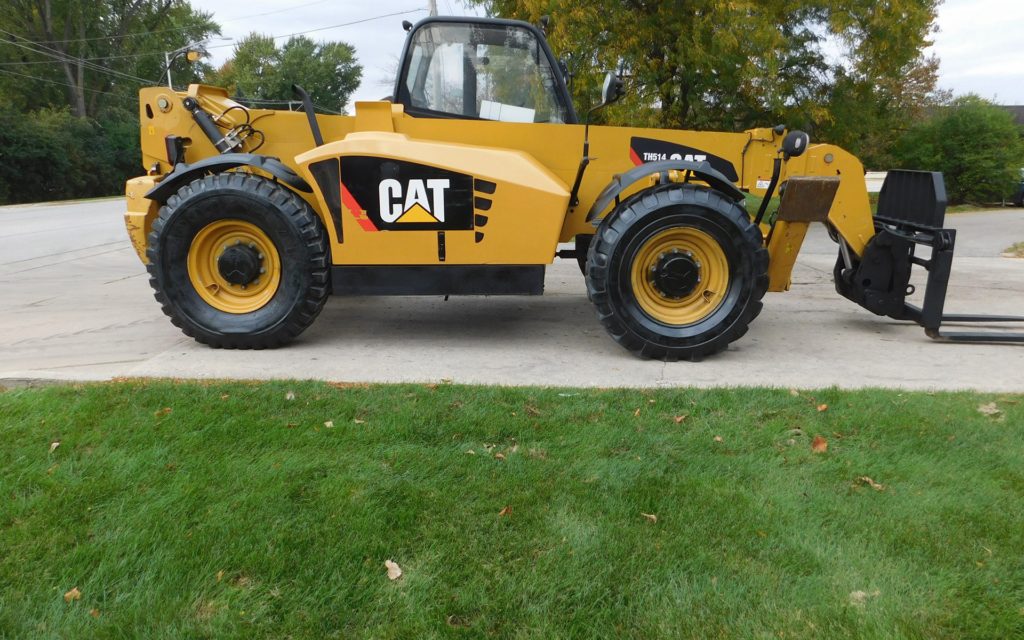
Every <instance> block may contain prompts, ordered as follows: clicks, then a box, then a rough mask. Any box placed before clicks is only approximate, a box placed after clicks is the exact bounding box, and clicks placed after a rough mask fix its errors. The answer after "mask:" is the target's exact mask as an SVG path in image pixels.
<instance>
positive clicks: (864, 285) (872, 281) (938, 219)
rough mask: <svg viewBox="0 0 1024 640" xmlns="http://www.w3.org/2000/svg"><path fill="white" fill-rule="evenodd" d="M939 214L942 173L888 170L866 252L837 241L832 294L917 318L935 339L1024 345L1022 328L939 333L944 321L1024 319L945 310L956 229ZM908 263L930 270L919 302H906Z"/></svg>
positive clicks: (943, 194) (884, 311) (888, 313)
mask: <svg viewBox="0 0 1024 640" xmlns="http://www.w3.org/2000/svg"><path fill="white" fill-rule="evenodd" d="M945 214H946V187H945V184H944V182H943V180H942V174H941V173H934V172H928V171H890V172H889V174H888V176H886V179H885V184H883V185H882V192H881V194H880V195H879V200H878V212H877V213H876V214H875V218H874V220H875V235H874V237H872V238H871V241H870V242H868V245H867V247H866V248H865V250H864V254H863V255H862V256H861V257H859V258H858V257H857V256H855V255H852V254H851V252H850V251H849V250H848V248H847V247H846V246H845V245H844V244H843V242H844V240H843V239H842V238H839V242H840V252H839V258H838V260H837V261H836V267H835V271H834V275H835V283H836V291H838V292H839V294H840V295H842V296H843V297H845V298H848V299H850V300H852V301H854V302H856V303H857V304H859V305H860V306H862V307H864V308H865V309H867V310H868V311H871V312H872V313H875V314H878V315H881V316H888V317H890V318H893V319H895V320H909V321H912V322H916V323H917V324H919V325H921V326H922V327H924V330H925V333H926V334H927V335H928V336H929V337H931V338H934V339H935V340H942V341H946V342H1010V343H1024V333H1010V332H1004V331H998V330H990V331H944V330H942V324H943V323H944V322H945V323H953V324H962V323H983V324H990V323H1004V322H1015V323H1016V322H1019V323H1024V316H1002V315H973V314H970V315H968V314H946V315H944V314H943V310H944V308H945V304H946V288H947V286H948V285H949V275H950V271H951V269H952V266H953V249H954V246H955V245H956V230H955V229H943V228H942V225H943V222H944V218H945ZM918 245H921V246H925V247H929V248H930V249H931V256H930V257H929V258H927V259H925V258H921V257H919V256H917V255H915V250H916V248H917V246H918ZM914 265H918V266H920V267H923V268H924V269H925V270H927V272H928V280H927V283H926V285H925V292H924V303H923V304H922V305H921V306H920V307H918V306H915V305H912V304H910V303H908V302H907V301H906V298H907V296H909V295H912V294H913V293H914V285H912V284H910V273H911V270H912V268H913V266H914Z"/></svg>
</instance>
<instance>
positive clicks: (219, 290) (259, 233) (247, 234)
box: [188, 219, 281, 313]
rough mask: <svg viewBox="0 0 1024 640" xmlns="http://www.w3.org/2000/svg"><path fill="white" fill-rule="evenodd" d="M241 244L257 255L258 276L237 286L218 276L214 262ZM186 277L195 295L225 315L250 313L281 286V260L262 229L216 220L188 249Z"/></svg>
mask: <svg viewBox="0 0 1024 640" xmlns="http://www.w3.org/2000/svg"><path fill="white" fill-rule="evenodd" d="M239 244H240V245H245V246H247V247H250V248H251V249H253V250H254V251H256V252H258V255H259V256H260V259H259V264H260V273H259V275H258V276H257V277H256V278H255V279H254V280H253V281H251V282H249V283H247V284H244V285H239V284H232V283H231V282H228V280H227V279H225V278H224V276H223V275H221V272H220V268H219V267H218V265H217V260H218V259H219V258H220V256H221V254H222V253H224V251H225V250H226V249H227V248H228V247H230V246H233V245H239ZM188 277H189V280H191V281H192V286H193V287H195V290H196V291H197V292H198V293H199V296H200V297H201V298H202V299H203V300H205V301H206V303H207V304H209V305H210V306H211V307H213V308H214V309H217V310H218V311H223V312H225V313H251V312H253V311H256V310H257V309H260V308H262V307H263V306H264V305H265V304H267V303H268V302H269V301H270V299H271V298H273V297H274V294H275V293H277V287H278V285H280V284H281V257H280V255H279V254H278V253H277V247H275V246H274V243H273V242H272V241H271V240H270V238H269V237H268V236H267V234H266V233H264V232H263V230H262V229H260V228H259V227H257V226H256V225H254V224H252V223H251V222H245V221H244V220H233V219H227V220H217V221H215V222H211V223H210V224H208V225H206V226H205V227H203V228H202V229H201V230H200V231H199V233H197V234H196V237H195V238H193V240H192V245H191V246H190V247H189V249H188Z"/></svg>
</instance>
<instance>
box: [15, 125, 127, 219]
mask: <svg viewBox="0 0 1024 640" xmlns="http://www.w3.org/2000/svg"><path fill="white" fill-rule="evenodd" d="M138 127H139V125H138V120H137V119H136V118H135V116H134V114H127V113H125V112H119V111H114V112H109V113H107V114H104V116H103V119H102V120H101V121H97V120H90V119H86V118H77V117H75V116H72V115H71V114H70V113H69V112H68V110H66V109H43V110H40V111H36V112H32V113H27V114H26V113H17V112H14V111H10V110H0V204H14V203H21V202H41V201H45V200H65V199H70V198H90V197H97V196H109V195H116V194H118V193H120V192H121V190H122V189H123V188H124V181H125V180H126V179H127V178H129V177H131V176H133V175H138V174H139V173H141V170H140V168H139V158H140V157H141V151H140V150H139V128H138Z"/></svg>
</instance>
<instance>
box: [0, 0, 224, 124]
mask: <svg viewBox="0 0 1024 640" xmlns="http://www.w3.org/2000/svg"><path fill="white" fill-rule="evenodd" d="M0 29H2V30H3V31H6V32H8V33H11V34H13V35H12V36H7V35H4V37H3V38H2V39H0V63H3V65H2V66H0V99H2V101H3V102H6V103H7V104H9V105H12V106H14V107H15V108H18V109H20V110H23V111H32V110H36V109H42V108H50V107H54V108H60V107H65V106H66V107H69V108H70V109H71V112H72V113H73V114H74V115H78V116H89V117H97V116H98V115H99V114H101V113H102V112H103V111H104V109H106V108H109V107H110V106H114V107H119V108H129V109H131V108H133V105H134V104H135V103H136V101H137V99H138V98H137V95H138V90H139V87H141V86H144V85H146V84H151V83H159V82H160V81H161V79H162V73H163V70H164V52H166V51H173V50H175V49H177V48H180V47H183V46H185V45H186V44H188V43H191V42H195V41H198V40H202V39H203V38H208V37H210V36H211V35H213V34H216V33H220V27H219V26H218V25H217V24H216V23H215V22H213V21H212V19H211V16H210V14H208V13H204V12H202V11H197V10H195V9H193V8H192V6H191V5H190V4H189V3H188V2H187V0H135V1H133V2H125V1H124V0H99V1H95V2H85V1H83V0H39V1H38V2H11V3H7V6H6V7H5V9H4V11H2V12H0ZM137 34H144V35H137ZM173 69H174V71H175V74H176V76H177V77H175V81H176V82H177V83H179V84H181V83H182V82H186V81H188V80H190V79H191V80H194V79H195V78H196V75H195V71H196V70H194V69H191V68H189V67H188V66H187V63H185V62H184V61H183V60H181V59H178V60H175V62H174V64H173ZM15 74H18V75H15ZM26 76H30V77H26Z"/></svg>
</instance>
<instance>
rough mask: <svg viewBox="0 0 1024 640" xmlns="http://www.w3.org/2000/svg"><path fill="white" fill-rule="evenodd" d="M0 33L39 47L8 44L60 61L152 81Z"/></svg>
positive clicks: (18, 43) (111, 73) (17, 43)
mask: <svg viewBox="0 0 1024 640" xmlns="http://www.w3.org/2000/svg"><path fill="white" fill-rule="evenodd" d="M0 33H3V34H5V35H8V36H10V37H12V38H17V39H19V40H23V41H25V42H27V43H29V44H30V45H33V46H34V47H38V48H33V47H30V46H27V45H24V44H21V43H20V42H13V41H9V42H7V43H6V44H12V45H14V46H16V47H21V48H22V49H27V50H28V51H31V52H32V53H35V54H38V55H44V56H48V57H50V58H55V59H56V60H59V61H60V62H72V63H76V64H81V65H82V66H84V67H85V68H87V69H92V70H94V71H99V72H101V73H107V74H109V75H112V76H115V77H121V78H125V79H128V80H133V81H135V82H141V83H142V84H150V83H151V81H150V80H146V79H145V78H140V77H138V76H133V75H131V74H130V73H124V72H122V71H116V70H114V69H108V68H107V67H104V66H102V65H98V64H95V63H93V62H88V61H86V60H83V59H82V58H76V57H75V56H72V55H69V54H66V53H64V52H63V51H58V50H56V49H51V48H50V47H47V46H45V45H42V44H40V43H38V42H33V41H32V40H29V39H28V38H23V37H21V36H19V35H17V34H15V33H11V32H9V31H4V30H3V29H0Z"/></svg>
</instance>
